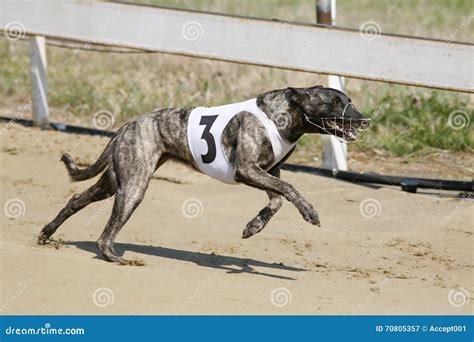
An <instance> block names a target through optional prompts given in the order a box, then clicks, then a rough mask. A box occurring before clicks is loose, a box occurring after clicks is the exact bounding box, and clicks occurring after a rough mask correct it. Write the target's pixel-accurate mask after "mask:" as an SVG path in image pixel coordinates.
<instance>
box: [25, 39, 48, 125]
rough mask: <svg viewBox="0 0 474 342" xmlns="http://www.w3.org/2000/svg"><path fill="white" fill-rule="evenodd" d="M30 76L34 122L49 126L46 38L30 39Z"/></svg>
mask: <svg viewBox="0 0 474 342" xmlns="http://www.w3.org/2000/svg"><path fill="white" fill-rule="evenodd" d="M29 54H30V76H31V88H32V103H33V122H34V124H35V125H36V126H40V127H46V126H48V117H49V109H48V80H47V77H46V43H45V39H44V37H41V36H32V37H31V38H30V51H29Z"/></svg>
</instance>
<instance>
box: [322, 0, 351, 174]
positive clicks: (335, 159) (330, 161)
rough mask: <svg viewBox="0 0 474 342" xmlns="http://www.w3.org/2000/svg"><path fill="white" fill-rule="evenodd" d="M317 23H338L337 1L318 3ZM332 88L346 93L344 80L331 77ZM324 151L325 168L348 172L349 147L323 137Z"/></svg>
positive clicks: (326, 0) (329, 79)
mask: <svg viewBox="0 0 474 342" xmlns="http://www.w3.org/2000/svg"><path fill="white" fill-rule="evenodd" d="M316 21H317V22H318V24H324V25H333V24H335V21H336V0H317V1H316ZM328 85H329V87H330V88H334V89H338V90H340V91H344V78H343V77H340V76H334V75H329V76H328ZM321 143H322V149H323V165H322V166H323V167H325V168H329V169H333V170H334V169H336V170H343V171H345V170H347V145H346V144H344V143H341V142H340V141H339V140H337V138H336V137H334V136H332V135H321Z"/></svg>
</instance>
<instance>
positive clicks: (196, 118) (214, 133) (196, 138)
mask: <svg viewBox="0 0 474 342" xmlns="http://www.w3.org/2000/svg"><path fill="white" fill-rule="evenodd" d="M243 111H246V112H249V113H252V114H253V115H255V116H256V117H257V118H258V119H259V120H260V122H261V123H262V124H263V126H264V127H265V130H266V131H267V134H268V136H269V137H270V141H271V143H272V149H273V154H274V157H275V163H274V164H273V165H275V164H276V163H278V162H279V161H280V160H281V159H282V158H283V157H284V156H285V155H286V154H287V153H288V152H289V151H290V150H291V149H292V148H293V147H294V145H295V144H289V143H288V142H286V141H285V140H284V139H283V138H282V137H281V136H280V134H279V133H278V129H277V128H276V126H275V124H274V123H273V121H272V120H270V119H269V118H268V117H267V116H266V114H265V113H264V112H263V111H262V110H261V109H260V108H259V107H258V106H257V101H256V99H251V100H248V101H244V102H239V103H233V104H230V105H225V106H218V107H197V108H195V109H194V110H193V111H192V112H191V113H190V115H189V118H188V127H187V135H188V143H189V149H190V151H191V154H192V155H193V158H194V163H195V165H196V166H197V167H198V168H199V170H200V171H201V172H203V173H205V174H207V175H208V176H211V177H212V178H215V179H218V180H220V181H222V182H225V183H229V184H236V181H235V180H234V171H235V170H234V166H233V165H232V164H231V163H229V161H228V160H227V158H226V155H225V153H224V148H223V146H222V133H223V132H224V129H225V127H226V126H227V124H228V123H229V122H230V120H232V118H233V117H234V116H236V115H237V114H238V113H241V112H243ZM273 165H272V166H273Z"/></svg>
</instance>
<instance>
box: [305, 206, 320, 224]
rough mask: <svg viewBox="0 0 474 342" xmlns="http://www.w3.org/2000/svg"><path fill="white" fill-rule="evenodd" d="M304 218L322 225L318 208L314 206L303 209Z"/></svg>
mask: <svg viewBox="0 0 474 342" xmlns="http://www.w3.org/2000/svg"><path fill="white" fill-rule="evenodd" d="M302 214H303V218H304V219H305V220H306V221H308V222H309V223H311V224H313V225H315V226H318V227H321V221H320V220H319V215H318V213H317V211H316V210H314V209H313V208H305V209H304V210H303V211H302Z"/></svg>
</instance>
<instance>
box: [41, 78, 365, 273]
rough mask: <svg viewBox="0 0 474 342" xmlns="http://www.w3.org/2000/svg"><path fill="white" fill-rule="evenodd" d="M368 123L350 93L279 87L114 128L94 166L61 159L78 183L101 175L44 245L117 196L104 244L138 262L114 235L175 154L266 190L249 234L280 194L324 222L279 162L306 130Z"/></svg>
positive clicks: (350, 136)
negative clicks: (90, 208)
mask: <svg viewBox="0 0 474 342" xmlns="http://www.w3.org/2000/svg"><path fill="white" fill-rule="evenodd" d="M369 121H370V120H369V119H365V118H364V117H363V116H362V114H360V113H359V112H358V111H357V110H356V109H355V107H354V105H352V103H351V99H350V98H349V97H348V96H347V95H345V94H344V93H342V92H340V91H338V90H335V89H331V88H325V87H322V86H315V87H310V88H286V89H278V90H273V91H270V92H267V93H263V94H261V95H259V96H258V97H257V98H255V99H252V100H248V101H244V102H241V103H237V104H232V105H226V106H219V107H210V108H208V107H184V108H171V109H161V110H157V111H154V112H152V113H147V114H144V115H141V116H139V117H138V118H136V119H134V120H133V121H130V122H128V123H126V124H125V125H123V126H122V127H121V128H120V129H119V130H118V131H117V132H116V133H115V135H114V136H113V137H112V139H111V140H110V141H109V143H108V145H107V146H106V148H105V149H104V151H103V152H102V154H101V155H100V157H99V159H98V160H97V161H96V162H95V163H94V164H93V165H91V166H89V167H87V168H83V169H80V168H78V167H77V166H76V164H75V163H74V160H73V159H72V157H71V156H70V155H69V154H67V153H65V154H63V156H62V158H61V161H62V162H64V164H65V166H66V168H67V171H68V173H69V175H70V177H71V180H72V181H83V180H86V179H90V178H92V177H95V176H97V175H99V174H102V175H101V177H100V179H99V180H98V181H97V183H96V184H94V185H92V186H91V187H90V188H89V189H87V190H86V191H84V192H82V193H80V194H75V195H73V196H72V198H71V199H70V200H69V202H68V203H67V205H66V206H65V207H64V208H63V209H62V210H61V211H60V212H59V214H58V215H57V216H56V217H55V218H54V219H53V220H52V221H51V222H50V223H48V224H47V225H46V226H44V228H43V230H42V231H41V233H40V235H39V237H38V243H39V244H46V243H48V242H49V239H50V237H51V236H52V234H53V233H54V232H55V231H56V230H57V229H58V227H59V226H60V225H61V224H62V223H63V222H64V221H65V220H66V219H67V218H69V217H70V216H71V215H73V214H75V213H76V212H78V211H79V210H81V209H82V208H84V207H86V206H87V205H89V204H90V203H92V202H96V201H100V200H104V199H106V198H108V197H110V196H115V201H114V206H113V210H112V214H111V216H110V219H109V221H108V223H107V225H106V227H105V230H104V231H103V233H102V235H101V236H100V238H99V240H98V241H97V247H98V249H99V251H100V253H101V255H102V256H103V257H104V258H105V259H106V260H108V261H111V262H115V263H118V264H123V265H139V264H140V261H137V260H126V259H124V258H122V257H121V256H119V255H117V253H116V252H115V250H114V240H115V238H116V237H117V234H118V233H119V231H120V229H121V228H122V227H123V226H124V224H125V223H126V222H127V220H128V219H129V218H130V216H131V215H132V213H133V211H134V210H135V208H137V206H138V205H139V204H140V202H141V201H142V199H143V197H144V194H145V191H146V189H147V187H148V184H149V181H150V178H151V176H152V175H153V173H154V172H155V170H156V169H158V167H160V166H161V165H162V164H163V163H164V162H166V161H167V160H170V159H173V160H177V161H180V162H184V163H185V164H187V165H190V166H191V167H192V168H194V169H196V170H198V171H200V172H203V173H206V174H208V175H210V176H211V177H214V178H216V179H219V180H221V181H223V182H226V183H243V184H246V185H249V186H251V187H254V188H258V189H261V190H265V191H266V192H267V194H268V197H269V203H268V204H267V206H266V207H264V208H263V209H262V210H260V212H259V213H258V214H257V216H255V217H254V218H253V219H252V220H251V221H250V222H248V224H247V226H246V228H245V230H244V231H243V236H242V237H243V238H249V237H251V236H253V235H255V234H256V233H258V232H260V231H261V230H262V229H263V228H264V227H265V225H266V224H267V223H268V221H269V220H270V219H271V218H272V217H273V215H275V213H276V212H277V211H278V210H279V209H280V207H281V206H282V199H281V196H283V197H285V198H286V199H287V200H288V201H289V202H291V203H293V204H294V205H295V207H296V208H297V209H298V210H299V212H300V213H301V215H302V216H303V218H304V219H305V220H306V221H308V222H309V223H311V224H313V225H317V226H320V220H319V216H318V213H317V212H316V210H315V209H314V208H313V206H312V205H311V203H309V202H308V201H307V200H306V199H305V198H303V196H301V194H300V193H299V192H298V191H297V190H296V189H295V188H294V187H293V186H292V185H291V184H289V183H287V182H285V181H283V180H281V179H280V166H281V165H282V164H283V162H284V161H285V160H286V159H287V158H288V157H289V156H290V154H291V153H292V152H293V151H294V148H295V145H296V142H297V140H298V139H299V138H300V137H301V136H302V135H303V134H305V133H318V134H331V135H334V136H336V137H338V138H339V139H343V140H344V141H352V140H355V139H356V138H357V134H358V132H359V131H360V130H361V129H365V128H366V127H367V126H368V124H369Z"/></svg>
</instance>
